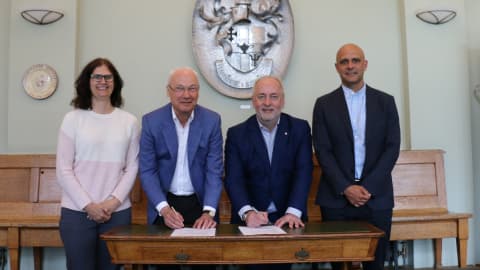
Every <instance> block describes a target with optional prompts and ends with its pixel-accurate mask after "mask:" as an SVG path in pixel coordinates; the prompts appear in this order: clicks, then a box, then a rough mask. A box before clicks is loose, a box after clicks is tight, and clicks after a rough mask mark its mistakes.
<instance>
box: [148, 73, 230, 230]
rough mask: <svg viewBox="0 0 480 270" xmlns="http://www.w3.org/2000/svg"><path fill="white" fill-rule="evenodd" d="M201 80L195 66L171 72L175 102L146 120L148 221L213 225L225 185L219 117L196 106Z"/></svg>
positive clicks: (172, 225) (170, 92) (170, 86)
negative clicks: (222, 177) (199, 81)
mask: <svg viewBox="0 0 480 270" xmlns="http://www.w3.org/2000/svg"><path fill="white" fill-rule="evenodd" d="M198 92H199V84H198V78H197V74H196V72H195V71H194V70H193V69H190V68H179V69H176V70H174V71H172V73H171V74H170V78H169V81H168V85H167V93H168V96H169V97H170V103H169V104H167V105H165V106H163V107H161V108H159V109H157V110H155V111H153V112H150V113H148V114H146V115H145V116H143V119H142V135H141V139H140V178H141V182H142V186H143V190H144V191H145V193H146V195H147V197H148V212H147V217H148V223H150V224H164V225H166V226H168V227H170V228H181V227H184V226H185V225H189V226H193V227H195V228H212V227H215V226H216V221H215V220H214V216H215V212H216V209H217V207H218V202H219V199H220V193H221V190H222V180H221V176H222V172H223V166H222V165H223V164H222V144H223V141H222V132H221V128H220V116H219V115H218V114H217V113H215V112H213V111H210V110H208V109H206V108H204V107H201V106H200V105H197V100H198Z"/></svg>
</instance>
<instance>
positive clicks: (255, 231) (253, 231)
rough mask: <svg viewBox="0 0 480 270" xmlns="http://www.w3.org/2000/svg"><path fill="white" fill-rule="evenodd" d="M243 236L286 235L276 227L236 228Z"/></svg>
mask: <svg viewBox="0 0 480 270" xmlns="http://www.w3.org/2000/svg"><path fill="white" fill-rule="evenodd" d="M238 229H239V230H240V232H242V234H243V235H261V234H286V232H285V231H284V230H282V229H281V228H280V227H277V226H273V225H272V226H261V227H258V228H251V227H246V226H238Z"/></svg>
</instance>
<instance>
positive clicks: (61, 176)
mask: <svg viewBox="0 0 480 270" xmlns="http://www.w3.org/2000/svg"><path fill="white" fill-rule="evenodd" d="M122 87H123V81H122V78H121V77H120V75H119V73H118V71H117V69H116V68H115V67H114V66H113V64H112V63H111V62H110V61H109V60H108V59H104V58H97V59H94V60H92V61H91V62H90V63H88V64H87V65H86V66H85V67H84V68H83V70H82V71H81V73H80V75H79V76H78V78H77V80H76V81H75V88H76V96H75V97H74V99H73V100H72V102H71V105H72V106H73V107H74V109H73V110H72V111H70V112H68V113H67V114H66V115H65V117H64V119H63V122H62V125H61V127H60V131H59V135H58V146H57V165H56V167H57V179H58V182H59V184H60V186H61V187H62V201H61V206H62V209H61V215H60V236H61V238H62V241H63V244H64V246H65V253H66V258H67V268H68V269H69V270H72V269H73V270H75V269H79V270H80V269H81V270H89V269H92V270H94V269H97V270H100V269H101V270H108V269H120V266H117V265H113V264H112V263H111V262H110V255H109V253H108V250H107V247H106V244H105V242H104V241H103V240H100V238H99V235H100V234H102V233H104V232H106V231H108V230H109V229H111V228H113V227H115V226H119V225H125V224H130V221H131V202H130V199H129V193H130V190H131V189H132V187H133V184H134V182H135V178H136V175H137V170H138V152H139V143H138V142H139V134H140V128H139V125H138V121H137V119H136V117H135V116H133V115H132V114H130V113H128V112H126V111H124V110H122V109H120V107H121V106H122V105H123V99H122V95H121V90H122Z"/></svg>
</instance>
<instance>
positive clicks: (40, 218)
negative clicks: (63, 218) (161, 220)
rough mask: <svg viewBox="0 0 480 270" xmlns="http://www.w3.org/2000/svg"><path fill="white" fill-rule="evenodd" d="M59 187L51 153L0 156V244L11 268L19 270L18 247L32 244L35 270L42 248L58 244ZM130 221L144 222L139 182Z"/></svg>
mask: <svg viewBox="0 0 480 270" xmlns="http://www.w3.org/2000/svg"><path fill="white" fill-rule="evenodd" d="M60 199H61V188H60V186H59V185H58V183H57V180H56V173H55V155H47V154H42V155H0V246H2V247H7V248H8V253H9V259H10V268H11V269H12V270H18V269H20V260H19V258H20V250H21V247H33V253H34V267H35V270H40V269H42V247H62V246H63V243H62V240H61V239H60V233H59V231H58V221H59V219H60V208H61V207H60ZM131 199H132V203H133V208H132V209H133V211H132V222H133V223H136V224H145V223H146V220H147V219H146V210H145V209H146V199H145V194H144V193H143V192H142V189H141V187H140V182H139V181H136V183H135V188H134V190H133V191H132V194H131Z"/></svg>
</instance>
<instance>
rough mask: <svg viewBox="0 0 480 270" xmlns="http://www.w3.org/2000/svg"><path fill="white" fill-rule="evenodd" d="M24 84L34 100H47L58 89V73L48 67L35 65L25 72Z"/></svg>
mask: <svg viewBox="0 0 480 270" xmlns="http://www.w3.org/2000/svg"><path fill="white" fill-rule="evenodd" d="M22 83H23V88H24V89H25V92H27V94H28V95H29V96H31V97H32V98H34V99H45V98H48V97H49V96H51V95H52V94H53V92H55V90H56V89H57V84H58V78H57V73H56V72H55V70H54V69H53V68H52V67H50V66H48V65H45V64H38V65H33V66H31V67H30V68H29V69H28V70H27V71H26V72H25V75H24V76H23V81H22Z"/></svg>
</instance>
